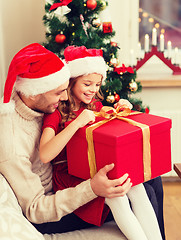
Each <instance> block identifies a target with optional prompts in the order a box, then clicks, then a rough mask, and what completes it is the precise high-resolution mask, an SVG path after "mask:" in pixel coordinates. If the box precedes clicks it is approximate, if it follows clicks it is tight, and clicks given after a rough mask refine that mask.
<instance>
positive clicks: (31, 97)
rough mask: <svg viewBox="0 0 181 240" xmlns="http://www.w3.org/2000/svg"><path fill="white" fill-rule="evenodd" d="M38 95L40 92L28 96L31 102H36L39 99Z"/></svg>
mask: <svg viewBox="0 0 181 240" xmlns="http://www.w3.org/2000/svg"><path fill="white" fill-rule="evenodd" d="M39 97H40V94H38V95H35V96H29V99H30V100H31V101H33V102H36V101H37V100H38V99H39Z"/></svg>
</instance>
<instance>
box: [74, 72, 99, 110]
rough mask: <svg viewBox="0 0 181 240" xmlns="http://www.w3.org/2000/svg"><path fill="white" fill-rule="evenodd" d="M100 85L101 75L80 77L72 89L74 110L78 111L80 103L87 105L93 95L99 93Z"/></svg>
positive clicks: (93, 74) (94, 74)
mask: <svg viewBox="0 0 181 240" xmlns="http://www.w3.org/2000/svg"><path fill="white" fill-rule="evenodd" d="M101 83H102V75H100V74H97V73H92V74H88V75H84V76H80V77H78V78H77V79H76V83H75V85H74V87H73V89H72V92H73V98H74V101H75V104H76V109H79V107H80V103H81V102H83V103H85V104H89V103H90V102H91V101H92V99H93V97H94V96H95V94H96V93H97V92H98V91H99V88H100V86H101Z"/></svg>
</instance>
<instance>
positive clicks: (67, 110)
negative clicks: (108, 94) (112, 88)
mask: <svg viewBox="0 0 181 240" xmlns="http://www.w3.org/2000/svg"><path fill="white" fill-rule="evenodd" d="M76 80H77V78H70V81H69V86H68V89H67V94H68V100H67V101H62V102H60V104H59V107H58V110H59V111H60V113H61V116H62V122H61V123H60V124H61V127H64V123H65V122H67V121H71V120H72V119H74V118H76V114H75V113H74V109H75V102H74V99H73V87H74V85H75V83H76ZM103 99H104V97H103V94H102V92H101V89H99V91H98V92H97V93H96V94H95V97H94V100H93V101H92V102H90V103H89V104H85V103H83V102H82V103H81V105H80V107H83V108H85V109H89V110H95V109H96V106H95V102H96V101H102V100H103Z"/></svg>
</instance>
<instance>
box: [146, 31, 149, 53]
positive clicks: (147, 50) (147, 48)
mask: <svg viewBox="0 0 181 240" xmlns="http://www.w3.org/2000/svg"><path fill="white" fill-rule="evenodd" d="M145 52H149V35H148V34H146V35H145Z"/></svg>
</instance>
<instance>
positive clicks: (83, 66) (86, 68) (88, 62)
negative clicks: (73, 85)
mask: <svg viewBox="0 0 181 240" xmlns="http://www.w3.org/2000/svg"><path fill="white" fill-rule="evenodd" d="M68 66H69V69H70V74H71V77H72V78H74V77H78V76H82V75H88V74H91V73H98V74H101V75H102V76H103V80H105V78H106V71H107V68H108V67H107V65H106V63H105V61H104V59H103V58H102V57H100V56H95V57H84V58H77V59H75V60H72V61H69V62H68Z"/></svg>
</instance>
